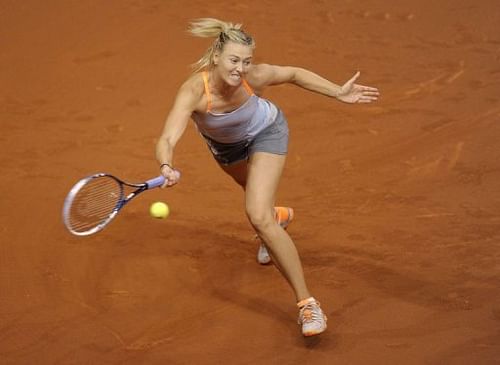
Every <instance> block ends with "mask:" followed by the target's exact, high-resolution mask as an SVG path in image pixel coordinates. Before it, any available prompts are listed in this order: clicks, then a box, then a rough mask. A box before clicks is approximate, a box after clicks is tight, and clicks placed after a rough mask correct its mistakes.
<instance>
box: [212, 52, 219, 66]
mask: <svg viewBox="0 0 500 365" xmlns="http://www.w3.org/2000/svg"><path fill="white" fill-rule="evenodd" d="M219 58H220V54H219V52H218V51H216V52H214V57H213V62H214V65H215V66H217V64H218V63H219Z"/></svg>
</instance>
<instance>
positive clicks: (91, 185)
mask: <svg viewBox="0 0 500 365" xmlns="http://www.w3.org/2000/svg"><path fill="white" fill-rule="evenodd" d="M122 200H123V188H122V186H121V184H120V183H119V182H118V181H116V180H115V179H113V178H111V177H109V176H100V177H96V178H92V179H90V180H89V181H87V183H85V184H84V185H83V186H82V187H81V188H80V189H79V190H78V192H77V193H76V194H75V196H74V198H73V202H72V204H71V208H70V212H69V224H70V226H71V228H72V229H73V230H74V231H76V232H85V231H89V230H91V229H93V228H95V227H97V226H99V225H100V224H103V223H105V222H106V221H107V220H108V219H110V218H111V217H112V216H113V214H114V213H115V212H116V211H117V209H118V208H119V207H120V204H121V201H122Z"/></svg>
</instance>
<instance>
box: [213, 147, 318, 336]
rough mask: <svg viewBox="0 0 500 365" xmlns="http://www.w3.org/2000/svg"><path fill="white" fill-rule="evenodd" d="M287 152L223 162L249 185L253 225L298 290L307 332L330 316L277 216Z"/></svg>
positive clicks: (310, 333) (248, 204)
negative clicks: (277, 197) (312, 292)
mask: <svg viewBox="0 0 500 365" xmlns="http://www.w3.org/2000/svg"><path fill="white" fill-rule="evenodd" d="M285 159H286V157H285V156H282V155H273V154H269V153H264V152H256V153H254V154H253V155H252V157H251V158H250V161H249V163H248V164H247V162H246V161H242V162H239V163H237V164H234V165H231V166H222V165H221V167H222V169H223V170H224V171H225V172H226V173H227V174H229V175H230V176H231V177H232V178H233V179H234V180H235V181H236V182H237V183H238V184H239V185H241V186H242V187H243V189H245V194H246V196H245V197H246V211H247V215H248V217H249V219H250V222H251V223H252V225H253V227H254V228H255V230H256V231H257V233H258V234H259V236H260V238H261V239H262V240H263V241H264V242H265V243H266V245H267V246H268V248H269V249H270V251H271V252H270V254H271V257H272V258H273V263H274V265H275V266H276V267H277V268H278V270H279V271H280V272H281V273H282V274H283V276H284V277H285V278H286V280H287V281H288V283H289V284H290V286H291V287H292V289H293V290H294V292H295V296H296V299H297V302H298V303H297V306H298V307H299V320H298V322H299V324H301V325H302V334H303V335H304V336H314V335H318V334H320V333H322V332H323V331H325V330H326V327H327V325H326V322H327V318H326V315H324V313H323V311H322V310H321V308H320V305H319V303H318V302H317V301H316V299H314V298H312V297H311V296H310V294H309V291H308V289H307V286H306V283H305V280H304V274H303V271H302V265H301V263H300V259H299V255H298V253H297V250H296V248H295V245H294V243H293V242H292V240H291V238H290V236H289V235H288V233H286V231H285V230H284V229H283V228H282V227H281V226H280V225H279V224H278V223H277V222H276V220H275V218H274V200H275V193H276V189H277V187H278V183H279V180H280V177H281V173H282V171H283V167H284V165H285Z"/></svg>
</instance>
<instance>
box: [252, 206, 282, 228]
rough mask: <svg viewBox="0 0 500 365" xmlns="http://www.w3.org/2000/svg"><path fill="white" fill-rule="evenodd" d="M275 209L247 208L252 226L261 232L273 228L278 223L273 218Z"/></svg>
mask: <svg viewBox="0 0 500 365" xmlns="http://www.w3.org/2000/svg"><path fill="white" fill-rule="evenodd" d="M273 212H274V210H273V208H261V207H252V206H249V205H247V206H246V214H247V217H248V220H249V221H250V223H251V224H252V226H253V227H254V228H255V229H256V230H257V231H260V232H263V231H265V230H266V229H268V228H269V227H272V226H273V225H274V224H275V223H276V222H275V220H274V217H273Z"/></svg>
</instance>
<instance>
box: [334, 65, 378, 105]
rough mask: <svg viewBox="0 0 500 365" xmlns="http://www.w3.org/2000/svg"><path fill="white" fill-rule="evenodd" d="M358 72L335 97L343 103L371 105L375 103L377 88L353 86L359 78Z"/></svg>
mask: <svg viewBox="0 0 500 365" xmlns="http://www.w3.org/2000/svg"><path fill="white" fill-rule="evenodd" d="M359 75H360V72H359V71H358V72H356V74H355V75H354V76H353V77H352V78H351V79H350V80H349V81H347V82H346V83H345V84H344V85H342V87H341V88H340V91H339V93H338V95H337V99H338V100H340V101H343V102H344V103H349V104H354V103H371V102H374V101H377V99H378V97H379V95H380V93H379V91H378V89H377V88H375V87H370V86H363V85H358V84H355V83H354V81H356V79H357V78H358V77H359Z"/></svg>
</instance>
